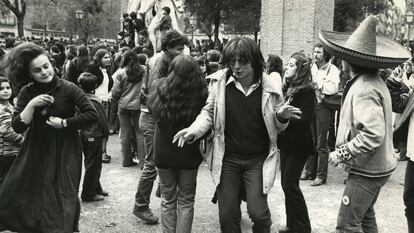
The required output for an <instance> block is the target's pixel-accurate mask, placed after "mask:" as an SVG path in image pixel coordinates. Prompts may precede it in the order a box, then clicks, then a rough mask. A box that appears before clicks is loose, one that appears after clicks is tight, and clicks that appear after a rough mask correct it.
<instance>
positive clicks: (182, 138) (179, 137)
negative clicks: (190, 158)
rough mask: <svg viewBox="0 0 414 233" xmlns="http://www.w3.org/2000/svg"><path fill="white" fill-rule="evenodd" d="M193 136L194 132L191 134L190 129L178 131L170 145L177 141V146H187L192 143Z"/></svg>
mask: <svg viewBox="0 0 414 233" xmlns="http://www.w3.org/2000/svg"><path fill="white" fill-rule="evenodd" d="M195 136H196V134H195V132H193V131H192V130H191V129H190V128H185V129H182V130H180V131H178V133H176V134H175V135H174V138H173V141H172V143H176V142H177V141H178V144H177V146H178V147H183V146H184V143H186V142H187V143H188V144H191V143H193V141H194V139H195Z"/></svg>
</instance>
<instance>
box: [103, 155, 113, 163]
mask: <svg viewBox="0 0 414 233" xmlns="http://www.w3.org/2000/svg"><path fill="white" fill-rule="evenodd" d="M110 162H111V156H110V155H108V154H104V155H103V156H102V163H110Z"/></svg>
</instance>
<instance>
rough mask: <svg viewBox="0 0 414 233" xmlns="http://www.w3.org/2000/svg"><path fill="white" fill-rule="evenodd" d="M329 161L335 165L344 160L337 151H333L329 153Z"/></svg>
mask: <svg viewBox="0 0 414 233" xmlns="http://www.w3.org/2000/svg"><path fill="white" fill-rule="evenodd" d="M328 161H329V163H330V164H332V165H333V166H334V167H336V166H338V165H339V164H340V163H341V162H342V160H341V158H340V157H339V155H338V152H337V151H332V152H331V153H329V160H328Z"/></svg>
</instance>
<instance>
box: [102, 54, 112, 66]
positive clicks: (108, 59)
mask: <svg viewBox="0 0 414 233" xmlns="http://www.w3.org/2000/svg"><path fill="white" fill-rule="evenodd" d="M101 63H102V66H103V67H108V66H110V65H111V55H110V54H109V53H107V54H105V55H104V56H103V57H102V59H101Z"/></svg>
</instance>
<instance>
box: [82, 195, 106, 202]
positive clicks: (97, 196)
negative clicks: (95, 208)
mask: <svg viewBox="0 0 414 233" xmlns="http://www.w3.org/2000/svg"><path fill="white" fill-rule="evenodd" d="M104 199H105V198H104V196H102V195H99V194H96V195H95V196H94V197H92V198H88V199H82V201H83V202H94V201H103V200H104Z"/></svg>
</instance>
